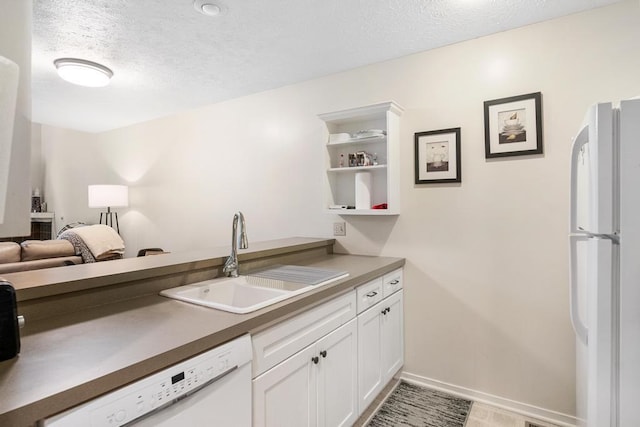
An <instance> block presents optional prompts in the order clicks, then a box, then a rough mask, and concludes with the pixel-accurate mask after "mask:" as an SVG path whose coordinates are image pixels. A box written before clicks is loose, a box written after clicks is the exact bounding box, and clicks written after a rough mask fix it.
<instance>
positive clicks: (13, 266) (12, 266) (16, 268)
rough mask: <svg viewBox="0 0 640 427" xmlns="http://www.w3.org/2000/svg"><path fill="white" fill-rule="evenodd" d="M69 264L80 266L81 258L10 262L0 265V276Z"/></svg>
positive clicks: (70, 257) (65, 257)
mask: <svg viewBox="0 0 640 427" xmlns="http://www.w3.org/2000/svg"><path fill="white" fill-rule="evenodd" d="M71 264H82V258H81V257H79V256H64V257H57V258H46V259H38V260H35V261H21V262H10V263H7V264H0V274H8V273H18V272H20V271H29V270H39V269H41V268H52V267H63V266H66V265H71Z"/></svg>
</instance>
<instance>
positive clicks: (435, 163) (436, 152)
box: [414, 127, 462, 184]
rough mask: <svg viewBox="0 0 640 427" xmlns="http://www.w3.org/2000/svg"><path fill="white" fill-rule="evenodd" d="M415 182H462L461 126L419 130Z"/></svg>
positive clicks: (416, 138)
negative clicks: (425, 130)
mask: <svg viewBox="0 0 640 427" xmlns="http://www.w3.org/2000/svg"><path fill="white" fill-rule="evenodd" d="M414 143H415V183H416V184H439V183H449V182H462V168H461V164H462V163H461V156H460V151H461V149H460V128H459V127H458V128H450V129H440V130H432V131H427V132H417V133H415V135H414Z"/></svg>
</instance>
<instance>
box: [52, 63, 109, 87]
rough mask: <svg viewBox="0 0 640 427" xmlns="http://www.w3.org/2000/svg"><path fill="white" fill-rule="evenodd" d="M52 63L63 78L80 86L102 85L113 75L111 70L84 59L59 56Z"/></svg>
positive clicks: (107, 82)
mask: <svg viewBox="0 0 640 427" xmlns="http://www.w3.org/2000/svg"><path fill="white" fill-rule="evenodd" d="M53 64H54V65H55V66H56V68H57V69H58V75H59V76H60V77H61V78H62V79H63V80H66V81H68V82H69V83H73V84H76V85H80V86H87V87H103V86H106V85H108V84H109V81H110V80H111V77H113V71H111V70H110V69H109V68H107V67H105V66H104V65H101V64H98V63H97V62H92V61H87V60H86V59H77V58H59V59H56V60H55V61H53Z"/></svg>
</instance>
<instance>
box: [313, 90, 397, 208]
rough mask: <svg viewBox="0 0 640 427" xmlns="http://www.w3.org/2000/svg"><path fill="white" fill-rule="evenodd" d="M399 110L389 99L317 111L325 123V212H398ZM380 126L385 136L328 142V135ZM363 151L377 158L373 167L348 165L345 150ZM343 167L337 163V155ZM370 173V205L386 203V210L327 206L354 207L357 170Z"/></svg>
mask: <svg viewBox="0 0 640 427" xmlns="http://www.w3.org/2000/svg"><path fill="white" fill-rule="evenodd" d="M402 112H403V109H402V107H400V106H399V105H398V104H396V103H395V102H393V101H388V102H381V103H378V104H373V105H368V106H364V107H358V108H352V109H349V110H342V111H336V112H331V113H325V114H320V115H319V116H318V117H320V119H321V120H322V121H323V122H324V123H325V125H326V129H327V134H326V138H325V144H326V150H325V161H324V165H325V174H324V175H325V182H324V184H325V185H324V188H325V196H324V207H325V210H326V212H328V213H332V214H337V215H398V214H400V115H401V114H402ZM370 129H381V130H384V131H385V132H386V135H385V136H374V137H367V138H356V137H353V138H351V139H348V140H345V141H341V142H333V143H330V142H329V135H330V134H337V133H348V134H350V135H355V134H356V133H357V132H359V131H366V130H370ZM359 151H366V152H367V153H370V154H374V155H375V157H376V159H377V165H375V166H354V167H349V166H348V160H349V153H356V152H359ZM341 155H342V156H344V157H343V159H344V163H345V164H344V166H343V167H341V166H340V156H341ZM362 171H369V172H371V205H372V206H374V205H379V204H382V203H386V204H387V209H329V206H332V205H346V206H355V198H356V190H355V187H356V184H355V181H356V179H355V176H356V173H357V172H362Z"/></svg>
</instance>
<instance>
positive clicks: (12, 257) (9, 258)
mask: <svg viewBox="0 0 640 427" xmlns="http://www.w3.org/2000/svg"><path fill="white" fill-rule="evenodd" d="M19 261H20V245H19V244H17V243H16V242H0V264H6V263H8V262H19Z"/></svg>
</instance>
